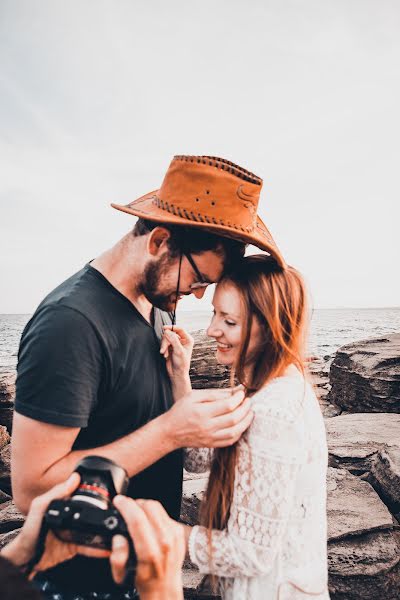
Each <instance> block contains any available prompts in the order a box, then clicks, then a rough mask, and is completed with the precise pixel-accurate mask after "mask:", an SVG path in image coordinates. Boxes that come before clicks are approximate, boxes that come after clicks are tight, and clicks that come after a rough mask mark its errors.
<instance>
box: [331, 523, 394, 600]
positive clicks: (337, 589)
mask: <svg viewBox="0 0 400 600" xmlns="http://www.w3.org/2000/svg"><path fill="white" fill-rule="evenodd" d="M399 552H400V545H399V542H398V541H396V536H395V534H393V533H392V532H390V531H378V532H371V533H366V534H364V535H361V536H355V537H350V538H348V539H343V540H337V541H335V542H332V543H330V544H328V568H329V592H330V597H331V600H380V599H382V600H399V589H400V567H399V564H400V563H399Z"/></svg>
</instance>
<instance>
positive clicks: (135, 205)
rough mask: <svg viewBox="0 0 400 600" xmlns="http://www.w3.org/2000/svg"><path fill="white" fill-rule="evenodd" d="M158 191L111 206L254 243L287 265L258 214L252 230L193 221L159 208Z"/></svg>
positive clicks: (139, 215)
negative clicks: (156, 198)
mask: <svg viewBox="0 0 400 600" xmlns="http://www.w3.org/2000/svg"><path fill="white" fill-rule="evenodd" d="M158 191H159V190H154V191H153V192H149V193H148V194H145V195H144V196H141V197H140V198H138V199H137V200H134V201H133V202H130V203H129V204H126V205H124V204H115V203H112V204H111V206H112V207H113V208H115V209H117V210H120V211H122V212H125V213H128V214H130V215H134V216H135V217H140V218H142V219H148V220H149V221H155V222H156V223H165V224H172V225H184V226H187V227H195V228H197V229H203V230H205V231H209V232H210V233H215V234H219V235H221V236H223V237H228V238H231V239H234V240H238V241H240V242H244V243H246V244H253V245H254V246H257V248H260V250H264V251H265V252H268V254H270V255H271V256H272V257H273V258H275V260H276V261H277V263H278V264H279V265H280V266H281V267H282V268H284V267H285V266H286V263H285V261H284V259H283V257H282V255H281V253H280V252H279V250H278V247H277V245H276V244H275V242H274V239H273V237H272V235H271V233H270V232H269V230H268V228H267V227H266V226H265V224H264V223H263V221H262V220H261V218H260V217H259V216H258V215H257V223H256V228H255V230H254V231H252V232H246V231H242V230H239V229H234V228H233V227H228V226H225V225H216V224H214V223H204V222H199V221H193V220H190V219H187V218H184V217H180V216H178V215H175V214H172V213H169V212H167V211H166V210H163V209H162V208H159V207H158V206H157V205H156V204H155V203H154V202H153V200H154V198H155V197H156V196H157V193H158Z"/></svg>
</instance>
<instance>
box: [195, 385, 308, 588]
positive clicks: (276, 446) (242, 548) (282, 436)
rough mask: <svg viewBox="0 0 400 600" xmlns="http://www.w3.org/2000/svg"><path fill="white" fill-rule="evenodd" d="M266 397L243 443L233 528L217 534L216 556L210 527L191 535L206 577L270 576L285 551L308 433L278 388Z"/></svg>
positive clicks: (258, 405)
mask: <svg viewBox="0 0 400 600" xmlns="http://www.w3.org/2000/svg"><path fill="white" fill-rule="evenodd" d="M261 394H263V397H262V398H261V399H258V400H257V402H256V403H253V410H254V413H255V417H254V421H253V423H252V425H251V427H250V429H249V430H248V432H247V433H245V434H244V436H243V437H242V439H241V441H240V442H239V452H238V462H237V466H236V476H235V490H234V498H233V502H232V506H231V513H230V518H229V523H228V527H227V528H226V529H224V530H223V531H220V530H213V531H212V543H211V552H210V545H209V539H208V532H207V530H206V529H205V528H204V527H199V526H196V527H194V528H193V529H192V532H191V534H190V538H189V554H190V559H191V561H192V562H193V563H194V564H196V565H197V566H198V568H199V570H200V571H201V572H202V573H213V574H215V575H218V576H221V577H237V576H245V577H252V576H254V575H257V574H264V573H266V572H268V571H269V570H270V569H271V568H272V566H273V563H274V560H275V557H276V555H277V553H278V551H279V549H280V545H281V541H282V537H283V534H284V532H285V530H286V526H287V522H288V519H289V517H290V514H291V511H292V506H293V500H294V497H295V490H296V479H297V474H298V471H299V468H300V466H301V464H302V462H304V454H305V453H304V428H303V426H302V422H301V418H293V416H292V415H293V413H292V412H290V411H289V410H286V408H287V407H288V403H287V402H286V401H285V398H282V397H281V393H280V392H279V389H278V386H275V387H274V389H273V390H272V391H271V392H268V388H266V390H265V391H264V392H261ZM276 394H278V396H276V397H275V398H274V395H276ZM289 404H290V403H289ZM285 413H286V414H285Z"/></svg>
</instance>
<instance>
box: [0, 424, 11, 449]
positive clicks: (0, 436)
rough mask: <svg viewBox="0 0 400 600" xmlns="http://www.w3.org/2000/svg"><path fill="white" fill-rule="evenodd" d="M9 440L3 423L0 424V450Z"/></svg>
mask: <svg viewBox="0 0 400 600" xmlns="http://www.w3.org/2000/svg"><path fill="white" fill-rule="evenodd" d="M10 441H11V438H10V434H9V433H8V431H7V429H6V427H4V425H0V450H2V448H4V447H5V446H7V444H9V443H10Z"/></svg>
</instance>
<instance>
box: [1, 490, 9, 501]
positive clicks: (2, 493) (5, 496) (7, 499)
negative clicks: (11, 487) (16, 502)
mask: <svg viewBox="0 0 400 600" xmlns="http://www.w3.org/2000/svg"><path fill="white" fill-rule="evenodd" d="M10 500H12V498H11V496H9V495H8V494H6V493H5V492H3V491H2V490H0V504H3V502H9V501H10Z"/></svg>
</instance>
